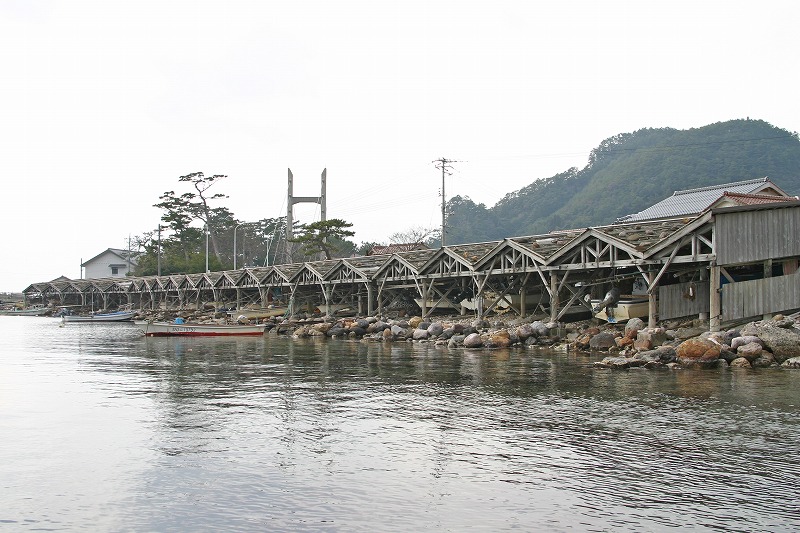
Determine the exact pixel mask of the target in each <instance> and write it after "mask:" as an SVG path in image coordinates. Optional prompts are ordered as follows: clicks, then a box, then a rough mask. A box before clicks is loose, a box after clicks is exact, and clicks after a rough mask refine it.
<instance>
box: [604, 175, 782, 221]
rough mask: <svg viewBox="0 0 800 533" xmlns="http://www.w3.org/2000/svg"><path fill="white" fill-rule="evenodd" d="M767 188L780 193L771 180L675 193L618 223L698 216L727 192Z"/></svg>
mask: <svg viewBox="0 0 800 533" xmlns="http://www.w3.org/2000/svg"><path fill="white" fill-rule="evenodd" d="M767 187H773V188H775V189H776V190H778V191H780V189H779V188H778V187H777V186H776V185H775V184H774V183H772V182H771V181H769V178H759V179H754V180H747V181H737V182H733V183H723V184H722V185H712V186H710V187H699V188H697V189H686V190H683V191H675V192H674V193H673V194H672V196H670V197H669V198H666V199H664V200H661V201H660V202H658V203H657V204H654V205H651V206H650V207H648V208H647V209H645V210H643V211H639V212H638V213H634V214H632V215H626V216H624V217H622V218H619V219H617V222H638V221H643V220H654V219H658V218H671V217H680V216H686V215H696V214H698V213H701V212H703V210H705V209H706V208H708V207H709V206H710V205H711V204H712V203H714V202H715V201H716V200H717V199H718V198H719V197H720V196H722V194H724V193H726V192H733V193H744V194H752V193H755V192H759V191H761V190H763V189H765V188H767ZM781 192H782V191H781Z"/></svg>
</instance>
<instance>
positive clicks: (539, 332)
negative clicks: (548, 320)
mask: <svg viewBox="0 0 800 533" xmlns="http://www.w3.org/2000/svg"><path fill="white" fill-rule="evenodd" d="M531 330H532V331H533V336H534V337H547V335H548V334H549V333H550V328H549V327H548V326H547V324H545V323H544V322H542V321H540V320H536V321H534V322H531Z"/></svg>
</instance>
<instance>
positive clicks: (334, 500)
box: [0, 317, 800, 531]
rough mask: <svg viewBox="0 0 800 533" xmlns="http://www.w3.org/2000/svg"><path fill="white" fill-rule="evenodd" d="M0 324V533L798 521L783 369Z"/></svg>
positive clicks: (792, 413) (793, 393) (30, 321)
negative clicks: (612, 364) (627, 363)
mask: <svg viewBox="0 0 800 533" xmlns="http://www.w3.org/2000/svg"><path fill="white" fill-rule="evenodd" d="M0 335H2V336H3V338H4V340H5V344H6V348H5V349H4V350H3V353H2V355H0V427H2V435H3V436H4V438H3V440H2V442H0V465H2V466H0V479H2V480H3V481H2V482H0V487H2V488H1V489H0V501H2V502H3V505H2V506H0V529H3V528H4V527H9V528H10V529H12V530H41V529H47V530H78V529H81V530H87V529H88V530H102V531H211V530H226V531H253V530H269V531H273V530H274V531H281V530H283V531H298V530H312V531H359V530H360V531H367V530H369V531H374V530H382V531H412V530H450V531H460V530H464V529H479V530H498V531H502V530H510V529H520V530H550V531H565V530H579V531H611V530H614V531H617V530H622V531H625V530H627V531H654V530H656V531H657V530H667V529H671V530H675V529H676V528H681V529H693V530H726V531H755V530H759V531H766V530H769V531H780V530H784V531H789V530H793V529H796V528H797V527H798V526H800V519H799V518H798V513H797V508H796V498H797V489H796V487H797V486H798V482H800V469H799V468H798V463H799V462H800V461H798V459H797V458H796V457H795V456H794V454H792V453H791V449H792V446H793V444H794V443H795V442H797V441H798V437H800V424H799V423H798V422H797V420H796V418H797V417H796V412H797V407H798V405H797V392H798V387H797V385H796V383H797V382H798V379H799V378H800V371H786V370H780V369H764V370H756V371H728V370H724V371H709V372H699V371H677V372H673V371H646V370H632V371H625V372H618V371H610V370H607V369H596V368H594V367H592V365H591V363H592V361H594V360H595V359H596V358H593V357H588V356H583V355H575V354H564V353H553V352H546V351H542V352H533V351H524V350H508V351H493V352H486V351H464V350H448V349H446V348H434V347H432V346H425V345H418V344H408V343H397V344H370V343H361V342H346V341H338V342H327V343H326V342H325V341H315V340H301V341H297V340H295V341H292V340H289V339H284V338H276V337H270V336H267V337H264V338H255V339H254V338H241V339H231V338H198V339H186V338H184V339H174V338H144V337H141V336H140V334H139V332H138V330H137V329H136V328H135V327H134V326H132V325H120V324H111V325H100V324H85V325H67V326H64V327H59V323H58V322H57V321H55V320H50V319H35V318H27V317H26V318H21V317H0Z"/></svg>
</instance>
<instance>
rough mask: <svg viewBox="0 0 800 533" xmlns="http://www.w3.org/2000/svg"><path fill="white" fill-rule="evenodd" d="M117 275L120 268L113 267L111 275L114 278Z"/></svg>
mask: <svg viewBox="0 0 800 533" xmlns="http://www.w3.org/2000/svg"><path fill="white" fill-rule="evenodd" d="M117 274H119V267H115V266H112V267H111V275H112V276H116V275H117Z"/></svg>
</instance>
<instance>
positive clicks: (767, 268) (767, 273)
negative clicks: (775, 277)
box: [761, 259, 772, 320]
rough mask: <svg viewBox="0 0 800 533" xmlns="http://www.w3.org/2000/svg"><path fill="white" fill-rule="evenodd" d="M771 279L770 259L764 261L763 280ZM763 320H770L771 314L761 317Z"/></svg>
mask: <svg viewBox="0 0 800 533" xmlns="http://www.w3.org/2000/svg"><path fill="white" fill-rule="evenodd" d="M771 277H772V259H767V260H766V261H764V279H767V278H771ZM761 318H762V319H763V320H770V319H771V318H772V313H766V314H764V315H762V316H761Z"/></svg>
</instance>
